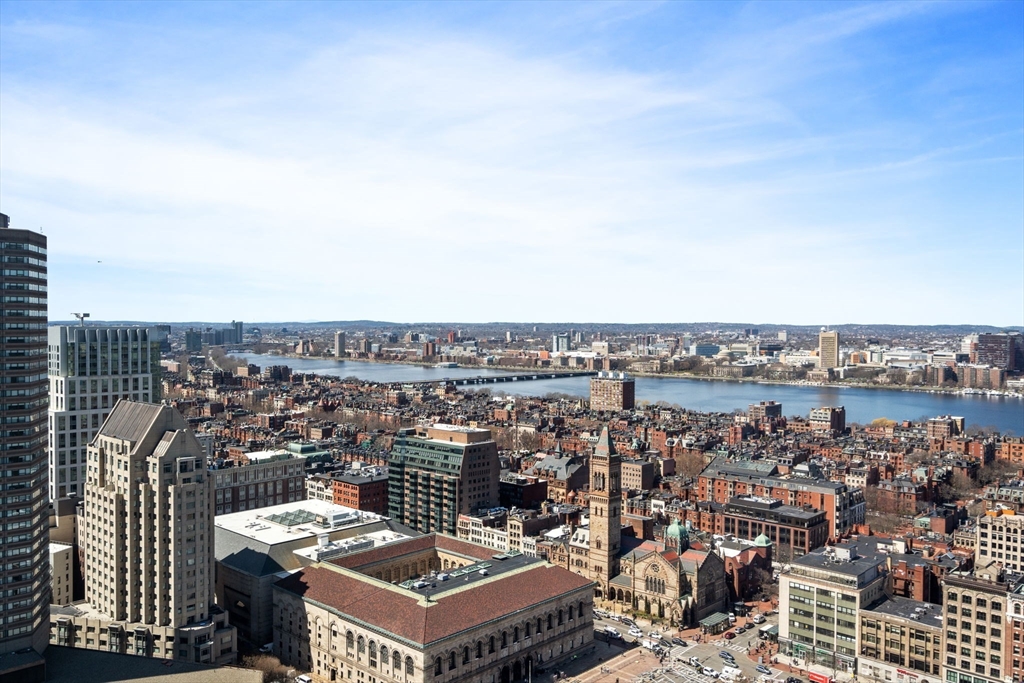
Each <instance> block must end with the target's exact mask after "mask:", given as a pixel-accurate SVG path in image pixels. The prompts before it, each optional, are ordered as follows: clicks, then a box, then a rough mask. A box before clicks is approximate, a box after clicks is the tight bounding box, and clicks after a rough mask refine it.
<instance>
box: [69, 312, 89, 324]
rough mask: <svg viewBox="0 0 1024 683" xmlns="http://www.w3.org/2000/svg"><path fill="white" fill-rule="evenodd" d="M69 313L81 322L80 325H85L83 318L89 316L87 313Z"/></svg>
mask: <svg viewBox="0 0 1024 683" xmlns="http://www.w3.org/2000/svg"><path fill="white" fill-rule="evenodd" d="M71 315H73V316H75V317H76V318H78V322H80V323H81V324H82V327H85V319H86V318H88V317H89V314H88V313H72V314H71Z"/></svg>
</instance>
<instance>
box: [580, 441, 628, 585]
mask: <svg viewBox="0 0 1024 683" xmlns="http://www.w3.org/2000/svg"><path fill="white" fill-rule="evenodd" d="M621 535H622V458H621V456H620V455H619V454H618V453H616V452H615V445H614V444H613V443H612V439H611V435H610V434H609V433H608V427H605V428H604V429H603V430H602V431H601V436H600V438H599V439H598V440H597V445H596V446H595V447H594V454H593V455H592V456H591V458H590V553H589V558H588V561H589V564H590V578H591V579H592V580H593V581H595V582H597V585H598V586H599V587H600V589H601V594H602V595H607V594H608V582H609V581H611V580H612V578H614V577H615V576H616V575H618V573H619V551H620V543H619V542H620V540H621Z"/></svg>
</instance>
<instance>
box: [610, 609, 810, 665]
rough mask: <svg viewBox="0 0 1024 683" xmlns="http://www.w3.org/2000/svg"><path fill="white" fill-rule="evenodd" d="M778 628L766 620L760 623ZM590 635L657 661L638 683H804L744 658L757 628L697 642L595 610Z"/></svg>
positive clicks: (740, 628)
mask: <svg viewBox="0 0 1024 683" xmlns="http://www.w3.org/2000/svg"><path fill="white" fill-rule="evenodd" d="M774 623H778V616H777V615H772V616H769V617H768V618H767V619H766V620H765V621H764V622H763V623H762V625H764V624H774ZM594 630H595V631H597V632H600V633H603V634H604V636H605V637H606V638H608V639H609V640H610V641H612V642H619V643H621V644H623V645H626V646H630V645H636V646H639V647H643V648H646V649H648V650H650V651H651V652H652V653H653V654H654V655H656V656H657V657H659V659H660V661H661V666H660V667H659V668H656V669H654V670H652V671H649V672H647V673H646V674H644V675H643V676H641V677H640V678H639V679H638V683H721V682H723V681H744V680H745V681H758V682H760V683H787V682H788V683H804V680H805V679H801V678H798V677H796V676H793V675H791V674H787V673H785V672H783V671H781V670H779V669H772V668H771V663H770V662H767V661H765V662H758V661H754V660H753V659H751V658H750V657H749V656H748V652H750V651H751V649H753V648H755V647H757V645H758V643H759V642H760V641H759V639H760V628H759V625H755V624H749V625H745V626H737V627H734V628H731V629H729V630H728V631H726V632H725V633H724V634H720V635H707V634H705V635H701V636H699V638H700V641H701V642H697V640H685V639H683V638H681V637H678V636H674V635H673V633H674V632H673V631H670V630H668V629H666V628H665V627H661V628H659V627H652V626H649V625H645V624H641V623H638V622H637V621H635V620H633V619H631V618H629V617H627V616H619V615H617V614H609V613H608V612H605V611H603V610H600V609H595V610H594Z"/></svg>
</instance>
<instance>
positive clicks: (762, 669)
mask: <svg viewBox="0 0 1024 683" xmlns="http://www.w3.org/2000/svg"><path fill="white" fill-rule="evenodd" d="M755 668H756V669H757V670H758V671H759V672H760V673H763V674H769V675H770V674H771V672H772V670H771V669H769V668H768V667H767V666H765V665H764V664H758V665H757V667H755Z"/></svg>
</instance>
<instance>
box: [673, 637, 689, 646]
mask: <svg viewBox="0 0 1024 683" xmlns="http://www.w3.org/2000/svg"><path fill="white" fill-rule="evenodd" d="M672 644H673V645H678V646H679V647H686V641H685V640H683V639H682V638H673V639H672Z"/></svg>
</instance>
